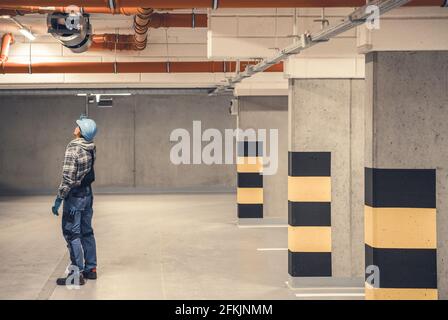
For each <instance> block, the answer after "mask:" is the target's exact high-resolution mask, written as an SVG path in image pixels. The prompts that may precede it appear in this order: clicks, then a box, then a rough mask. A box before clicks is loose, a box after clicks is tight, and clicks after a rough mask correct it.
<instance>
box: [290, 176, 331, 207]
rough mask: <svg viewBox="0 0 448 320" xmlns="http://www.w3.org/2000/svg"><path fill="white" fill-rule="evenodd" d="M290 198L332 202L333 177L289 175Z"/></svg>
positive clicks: (296, 200) (291, 199) (297, 200)
mask: <svg viewBox="0 0 448 320" xmlns="http://www.w3.org/2000/svg"><path fill="white" fill-rule="evenodd" d="M288 200H290V201H294V202H331V177H288Z"/></svg>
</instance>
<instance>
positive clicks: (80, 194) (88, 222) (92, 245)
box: [62, 152, 97, 272]
mask: <svg viewBox="0 0 448 320" xmlns="http://www.w3.org/2000/svg"><path fill="white" fill-rule="evenodd" d="M91 154H92V168H91V169H90V171H89V173H87V175H86V176H85V177H84V179H83V180H82V182H81V185H80V186H79V187H77V188H73V189H72V190H70V192H69V193H68V195H67V197H66V198H65V199H64V209H63V215H62V234H63V235H64V238H65V240H66V241H67V247H68V250H69V252H70V261H71V264H72V267H75V266H76V267H77V268H78V269H79V270H77V271H79V272H83V271H87V272H88V271H91V270H93V269H95V268H96V266H97V261H96V242H95V236H94V234H93V228H92V217H93V208H92V207H93V193H92V187H91V184H92V182H93V181H95V170H94V167H93V165H94V162H95V160H94V154H93V152H92V153H91ZM84 261H85V264H84Z"/></svg>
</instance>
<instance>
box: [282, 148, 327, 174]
mask: <svg viewBox="0 0 448 320" xmlns="http://www.w3.org/2000/svg"><path fill="white" fill-rule="evenodd" d="M288 174H289V176H291V177H329V176H331V152H289V159H288Z"/></svg>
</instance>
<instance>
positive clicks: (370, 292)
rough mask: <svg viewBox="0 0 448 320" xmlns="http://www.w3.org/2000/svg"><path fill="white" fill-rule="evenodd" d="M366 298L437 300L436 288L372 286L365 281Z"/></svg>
mask: <svg viewBox="0 0 448 320" xmlns="http://www.w3.org/2000/svg"><path fill="white" fill-rule="evenodd" d="M365 294H366V296H365V299H366V300H437V299H438V298H439V295H438V291H437V289H408V288H406V289H401V288H400V289H390V288H373V287H372V286H371V285H369V284H368V283H366V288H365Z"/></svg>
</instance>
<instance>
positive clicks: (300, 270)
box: [288, 250, 331, 277]
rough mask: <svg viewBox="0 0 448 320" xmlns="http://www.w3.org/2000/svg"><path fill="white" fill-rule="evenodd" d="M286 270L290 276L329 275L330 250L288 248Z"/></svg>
mask: <svg viewBox="0 0 448 320" xmlns="http://www.w3.org/2000/svg"><path fill="white" fill-rule="evenodd" d="M288 272H289V274H290V275H291V276H292V277H331V252H292V251H289V250H288Z"/></svg>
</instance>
